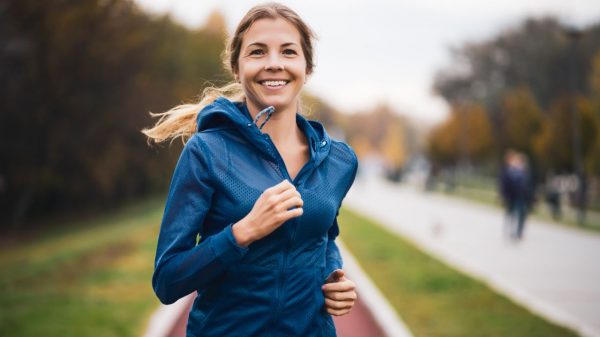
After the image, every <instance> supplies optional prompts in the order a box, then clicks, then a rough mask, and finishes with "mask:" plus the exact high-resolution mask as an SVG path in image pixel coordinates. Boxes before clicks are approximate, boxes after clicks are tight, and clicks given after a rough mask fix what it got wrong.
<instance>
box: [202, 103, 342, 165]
mask: <svg viewBox="0 0 600 337" xmlns="http://www.w3.org/2000/svg"><path fill="white" fill-rule="evenodd" d="M296 123H297V124H298V127H299V128H300V130H302V132H304V134H305V135H306V138H307V140H308V144H309V147H310V160H311V161H314V164H315V166H318V165H319V164H320V163H321V162H322V161H323V160H324V159H325V158H326V157H327V155H328V154H329V150H330V149H331V138H330V137H329V135H328V134H327V132H326V131H325V128H324V127H323V125H322V124H321V123H319V122H317V121H314V120H307V119H306V118H304V117H303V116H302V115H300V114H299V113H296ZM224 126H225V127H231V126H233V127H235V129H236V130H237V131H238V132H239V133H240V134H241V135H242V136H243V137H244V138H246V139H247V140H248V141H249V142H250V143H252V144H253V145H254V146H255V147H256V148H257V149H258V150H259V151H260V152H261V153H263V154H264V155H266V156H267V157H268V158H270V159H272V160H274V161H275V160H276V158H277V155H276V154H275V153H274V147H273V146H271V145H270V143H269V140H268V138H269V137H268V135H267V134H266V133H263V132H262V131H261V130H259V128H258V126H256V125H255V124H254V123H253V120H252V117H251V116H250V112H249V111H248V108H247V107H246V104H245V103H243V102H232V101H230V100H229V99H227V98H225V97H219V98H217V99H216V100H215V101H214V102H213V103H211V104H209V105H207V106H206V107H204V108H203V109H202V110H201V111H200V112H199V113H198V117H197V131H198V132H200V131H204V130H208V129H211V128H218V127H224Z"/></svg>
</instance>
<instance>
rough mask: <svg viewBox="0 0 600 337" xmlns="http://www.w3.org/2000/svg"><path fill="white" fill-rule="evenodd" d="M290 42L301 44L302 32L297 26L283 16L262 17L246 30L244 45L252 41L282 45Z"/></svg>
mask: <svg viewBox="0 0 600 337" xmlns="http://www.w3.org/2000/svg"><path fill="white" fill-rule="evenodd" d="M290 42H291V43H295V44H297V45H300V32H299V31H298V29H297V28H296V26H294V25H293V24H291V23H290V22H289V21H287V20H284V19H282V18H276V19H260V20H257V21H256V22H254V23H253V24H252V25H251V26H250V28H248V30H247V31H246V33H245V34H244V39H243V42H242V46H243V47H245V46H248V45H250V44H252V43H263V44H266V45H281V44H284V43H290Z"/></svg>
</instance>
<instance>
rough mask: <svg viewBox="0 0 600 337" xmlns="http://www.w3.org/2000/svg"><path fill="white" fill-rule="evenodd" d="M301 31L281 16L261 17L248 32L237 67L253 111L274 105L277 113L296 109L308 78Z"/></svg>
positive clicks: (236, 72)
mask: <svg viewBox="0 0 600 337" xmlns="http://www.w3.org/2000/svg"><path fill="white" fill-rule="evenodd" d="M300 38H301V37H300V32H299V31H298V30H297V29H296V27H295V26H294V25H292V24H291V23H290V22H288V21H286V20H284V19H281V18H276V19H260V20H258V21H256V22H254V23H253V24H252V26H250V28H249V29H248V30H247V31H246V32H245V34H244V37H243V41H242V45H241V50H240V56H239V59H238V61H239V62H238V68H237V70H235V71H234V73H235V76H236V78H237V79H239V80H240V82H241V83H242V87H243V89H244V93H245V96H246V101H247V103H248V108H249V109H250V110H251V111H253V112H254V113H256V112H258V111H260V110H262V109H264V108H265V107H267V106H270V105H272V106H274V107H275V111H276V113H278V112H280V113H281V112H283V111H293V113H296V110H297V106H298V99H299V95H300V91H301V90H302V87H303V86H304V82H305V80H306V59H305V57H304V53H303V51H302V46H301V41H300Z"/></svg>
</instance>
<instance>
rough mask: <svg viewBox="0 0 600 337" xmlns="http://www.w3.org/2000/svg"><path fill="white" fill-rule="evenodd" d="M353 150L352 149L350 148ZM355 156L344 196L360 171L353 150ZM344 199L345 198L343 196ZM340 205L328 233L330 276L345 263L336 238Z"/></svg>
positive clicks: (328, 269)
mask: <svg viewBox="0 0 600 337" xmlns="http://www.w3.org/2000/svg"><path fill="white" fill-rule="evenodd" d="M350 150H351V149H350ZM351 153H352V156H353V167H352V174H351V176H350V181H349V182H348V184H347V187H346V191H345V192H344V197H346V194H348V191H349V190H350V187H352V184H353V183H354V179H355V178H356V172H357V171H358V159H357V158H356V155H355V154H354V151H352V150H351ZM342 200H343V198H342ZM340 207H341V203H340V206H339V207H338V209H337V211H336V213H335V219H334V220H333V225H332V226H331V228H329V232H328V233H327V237H328V240H327V251H326V254H325V255H326V256H325V258H326V261H325V275H326V276H329V274H331V273H332V272H333V271H334V270H336V269H341V268H342V265H343V263H344V262H343V260H342V255H341V254H340V250H339V248H338V246H337V245H336V244H335V238H336V237H337V236H338V235H339V234H340V228H339V226H338V222H337V217H338V215H339V213H340Z"/></svg>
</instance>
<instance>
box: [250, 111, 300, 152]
mask: <svg viewBox="0 0 600 337" xmlns="http://www.w3.org/2000/svg"><path fill="white" fill-rule="evenodd" d="M248 111H249V112H250V115H251V116H252V119H253V120H254V119H255V118H256V115H258V113H259V112H260V109H259V108H258V107H255V106H253V105H252V104H248ZM265 117H266V116H265V115H263V116H261V118H260V120H258V121H257V123H256V124H257V125H260V124H261V123H262V122H263V121H264V119H265ZM261 131H262V132H263V133H266V134H268V135H269V137H271V139H272V140H273V142H274V143H275V144H288V143H291V142H294V141H296V140H297V139H298V137H301V135H300V133H302V132H301V130H300V128H299V127H298V125H297V124H296V110H295V109H292V108H288V109H284V110H275V112H273V114H272V115H271V118H270V119H269V121H268V122H267V123H265V125H264V126H263V128H262V129H261Z"/></svg>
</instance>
